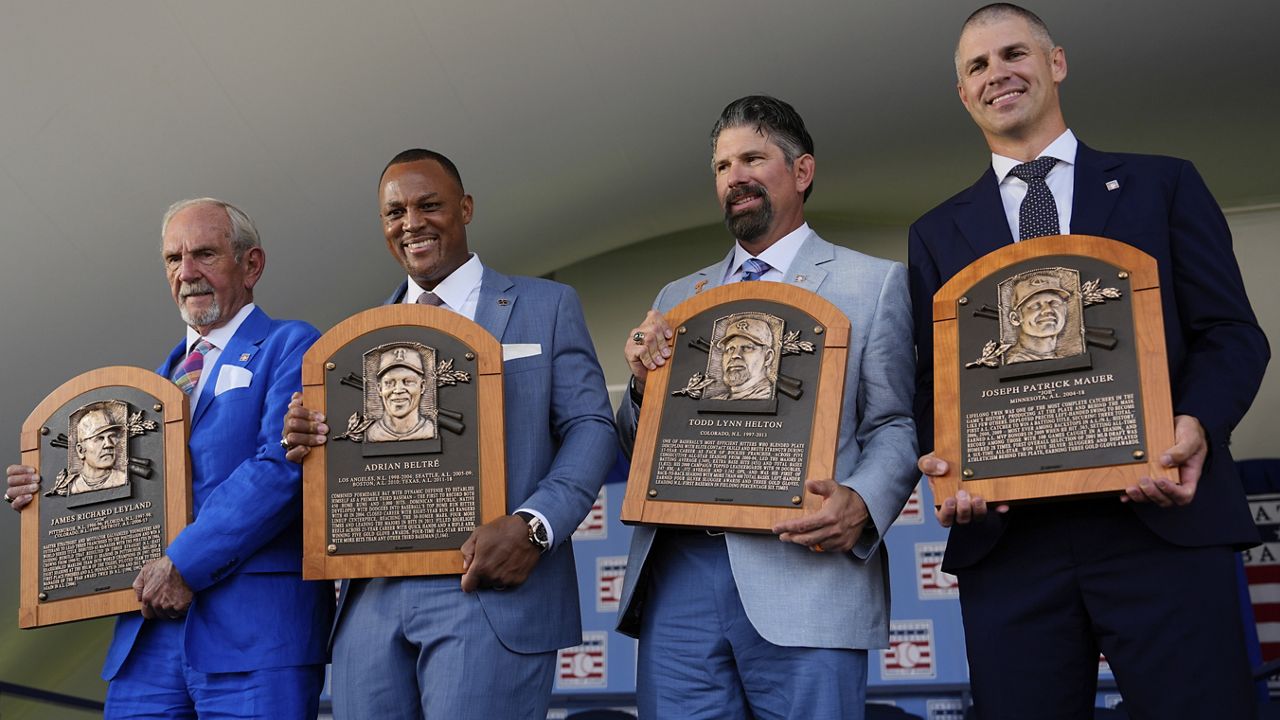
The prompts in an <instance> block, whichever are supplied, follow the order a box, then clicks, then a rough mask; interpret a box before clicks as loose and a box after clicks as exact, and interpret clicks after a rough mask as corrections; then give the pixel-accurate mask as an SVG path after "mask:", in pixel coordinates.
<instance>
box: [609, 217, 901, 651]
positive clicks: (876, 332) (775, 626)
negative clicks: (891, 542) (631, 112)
mask: <svg viewBox="0 0 1280 720" xmlns="http://www.w3.org/2000/svg"><path fill="white" fill-rule="evenodd" d="M732 261H733V252H732V251H730V252H729V255H728V256H727V257H725V259H724V260H722V261H721V262H719V263H717V264H715V265H712V266H711V267H707V268H703V269H702V270H699V271H698V272H696V273H694V274H692V275H689V276H687V277H684V278H681V279H679V280H677V281H675V282H673V283H671V284H669V285H667V286H666V287H665V288H663V289H662V292H660V293H658V298H657V300H655V301H654V308H655V309H657V310H658V311H660V312H666V311H668V310H670V309H671V308H672V307H674V306H675V305H677V304H679V303H680V302H682V301H684V300H686V299H688V298H689V297H692V296H693V295H694V293H695V290H694V288H695V286H696V284H697V283H699V282H705V286H704V288H705V289H710V288H714V287H717V286H719V285H720V284H721V279H722V278H723V277H724V276H725V273H726V272H727V271H728V269H729V263H731V262H732ZM786 282H788V283H791V284H793V285H797V286H799V287H802V288H804V289H806V290H811V291H814V292H816V293H818V294H819V295H821V296H822V297H824V298H826V299H827V300H829V301H831V302H832V303H834V304H835V305H836V306H837V307H839V308H840V310H841V311H843V312H844V313H845V315H847V316H848V317H849V321H850V324H851V326H852V327H851V332H850V336H849V364H848V368H847V370H846V378H845V386H844V401H843V405H842V407H843V412H844V415H843V417H842V419H841V427H840V439H839V444H838V450H837V457H836V478H835V479H836V480H837V481H838V482H840V483H841V484H843V485H845V486H847V487H850V488H853V489H854V490H856V491H857V492H858V494H859V495H861V496H862V499H863V500H864V501H866V504H867V508H868V510H870V513H871V520H870V522H869V523H868V525H867V527H866V530H865V531H864V532H863V535H862V538H861V539H860V540H859V542H858V545H857V547H855V548H854V550H853V552H851V553H822V554H819V553H814V552H810V551H809V550H807V549H806V548H803V547H801V546H799V545H795V544H792V543H784V542H780V541H779V540H778V538H777V537H775V536H773V535H767V534H766V535H748V534H743V533H728V534H727V535H726V544H727V545H728V549H729V562H730V565H731V566H732V568H733V577H734V581H735V582H736V583H737V586H738V591H739V593H740V595H741V596H742V605H743V607H744V608H745V609H746V612H747V617H749V618H750V619H751V623H752V624H753V625H754V626H755V629H756V631H757V632H759V633H760V635H761V636H762V637H764V639H766V640H768V641H769V642H771V643H774V644H775V645H784V646H794V647H825V648H873V647H883V646H885V645H886V644H887V643H888V620H889V566H888V558H887V557H886V554H885V551H884V549H883V547H882V545H881V540H882V538H883V534H884V532H885V530H887V529H888V527H889V525H890V524H892V523H893V520H894V518H896V517H897V516H898V513H899V512H900V511H901V510H902V506H903V504H904V503H905V502H906V500H907V496H909V495H910V494H911V490H912V488H913V487H914V486H915V483H916V481H917V480H918V479H919V477H920V474H919V472H918V471H917V470H916V437H915V423H914V421H913V420H912V414H911V402H912V393H913V385H914V379H913V375H914V372H915V351H914V348H913V346H912V339H911V305H910V300H909V299H908V296H907V276H906V269H905V268H904V267H903V266H902V264H901V263H896V262H890V261H888V260H881V259H879V258H873V257H870V256H867V255H863V254H862V253H859V252H855V251H853V250H849V249H847V248H843V247H837V246H835V245H832V244H831V243H829V242H827V241H825V240H823V239H822V238H820V237H818V235H817V233H811V234H810V236H809V237H808V239H806V240H805V242H804V244H803V245H802V246H801V247H800V250H799V252H798V253H797V254H796V257H795V260H793V261H792V263H791V267H790V268H789V269H788V271H787V278H786ZM618 425H619V432H620V433H621V435H622V437H623V438H624V443H628V444H629V442H630V441H631V440H632V439H633V438H634V437H635V431H636V413H635V408H634V406H633V405H632V403H631V402H630V400H624V401H623V403H622V407H621V408H620V409H619V411H618ZM654 533H655V530H654V529H653V528H651V527H638V528H636V531H635V533H634V535H633V536H632V540H631V555H630V558H629V559H628V561H627V574H626V579H625V581H624V587H623V593H622V603H621V606H620V607H621V609H620V611H619V615H618V618H619V620H618V629H619V630H620V631H621V632H624V633H628V634H635V632H636V631H637V630H638V628H639V618H640V615H641V613H642V612H643V597H644V592H643V588H637V582H638V581H639V580H640V578H641V577H642V576H643V575H642V570H643V568H644V563H645V559H646V558H647V556H648V554H649V550H650V548H651V547H652V545H653V539H654Z"/></svg>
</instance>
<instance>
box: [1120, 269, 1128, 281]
mask: <svg viewBox="0 0 1280 720" xmlns="http://www.w3.org/2000/svg"><path fill="white" fill-rule="evenodd" d="M1117 277H1119V278H1120V279H1121V280H1128V279H1129V271H1128V270H1121V271H1120V272H1119V273H1118V274H1117Z"/></svg>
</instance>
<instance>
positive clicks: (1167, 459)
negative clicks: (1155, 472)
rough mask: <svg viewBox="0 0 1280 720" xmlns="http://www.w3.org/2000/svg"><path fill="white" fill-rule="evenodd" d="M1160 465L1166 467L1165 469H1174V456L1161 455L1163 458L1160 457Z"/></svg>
mask: <svg viewBox="0 0 1280 720" xmlns="http://www.w3.org/2000/svg"><path fill="white" fill-rule="evenodd" d="M1160 464H1161V465H1164V466H1165V467H1173V456H1172V455H1161V456H1160Z"/></svg>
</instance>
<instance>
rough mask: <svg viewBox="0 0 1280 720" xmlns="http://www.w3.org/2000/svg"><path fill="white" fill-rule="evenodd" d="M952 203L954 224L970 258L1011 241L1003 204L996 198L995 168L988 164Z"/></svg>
mask: <svg viewBox="0 0 1280 720" xmlns="http://www.w3.org/2000/svg"><path fill="white" fill-rule="evenodd" d="M953 202H954V203H955V204H956V206H957V207H956V214H955V218H956V225H957V226H958V227H959V228H960V234H961V235H963V236H964V239H965V242H967V243H968V244H969V247H970V249H972V250H973V257H974V258H980V257H982V256H983V255H986V254H987V253H989V252H991V251H993V250H999V249H1000V248H1002V247H1004V246H1005V245H1011V244H1013V234H1012V233H1010V232H1009V222H1008V220H1006V219H1005V214H1004V203H1003V202H1001V200H1000V186H999V185H998V184H997V183H996V172H995V170H992V169H991V168H990V167H988V168H987V171H986V172H985V173H983V174H982V177H980V178H978V182H976V183H974V184H973V185H971V186H970V187H969V189H968V190H967V191H965V192H964V193H962V194H961V195H960V196H959V197H957V198H956V199H955V200H954V201H953Z"/></svg>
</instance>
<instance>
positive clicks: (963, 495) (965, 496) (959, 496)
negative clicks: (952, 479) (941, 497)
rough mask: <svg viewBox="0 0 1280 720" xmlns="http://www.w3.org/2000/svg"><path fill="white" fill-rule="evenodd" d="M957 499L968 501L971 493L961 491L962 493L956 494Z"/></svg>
mask: <svg viewBox="0 0 1280 720" xmlns="http://www.w3.org/2000/svg"><path fill="white" fill-rule="evenodd" d="M956 499H957V500H968V499H969V493H968V492H967V491H965V490H961V491H960V492H958V493H956Z"/></svg>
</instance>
